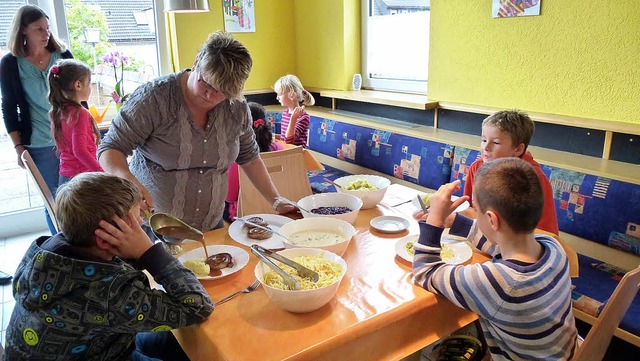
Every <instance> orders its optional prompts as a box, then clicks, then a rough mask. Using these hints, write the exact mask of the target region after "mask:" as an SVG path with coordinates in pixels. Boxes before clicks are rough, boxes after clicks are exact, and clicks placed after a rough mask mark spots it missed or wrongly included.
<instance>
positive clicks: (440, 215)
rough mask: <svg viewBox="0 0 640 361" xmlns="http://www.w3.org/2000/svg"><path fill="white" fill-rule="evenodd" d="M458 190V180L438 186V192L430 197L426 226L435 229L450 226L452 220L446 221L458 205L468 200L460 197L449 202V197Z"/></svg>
mask: <svg viewBox="0 0 640 361" xmlns="http://www.w3.org/2000/svg"><path fill="white" fill-rule="evenodd" d="M458 189H460V180H459V179H458V180H456V181H454V182H452V183H447V184H444V185H442V186H440V188H439V189H438V191H437V192H435V193H434V194H433V195H432V196H431V198H430V207H429V214H428V216H427V223H428V224H430V225H432V226H436V227H444V226H445V224H446V223H448V225H449V226H451V223H452V222H453V219H450V220H448V219H447V218H448V217H449V216H451V214H452V213H453V211H454V210H455V209H456V208H458V206H459V205H461V204H462V203H464V202H466V201H467V200H469V197H468V196H462V197H460V198H458V199H456V200H455V201H451V196H452V195H453V193H455V192H456V191H457V190H458ZM447 221H448V222H447Z"/></svg>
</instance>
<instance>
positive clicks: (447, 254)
mask: <svg viewBox="0 0 640 361" xmlns="http://www.w3.org/2000/svg"><path fill="white" fill-rule="evenodd" d="M455 256H456V253H455V251H454V250H453V249H452V248H451V247H449V246H442V249H441V250H440V258H442V259H443V260H447V259H451V258H454V257H455Z"/></svg>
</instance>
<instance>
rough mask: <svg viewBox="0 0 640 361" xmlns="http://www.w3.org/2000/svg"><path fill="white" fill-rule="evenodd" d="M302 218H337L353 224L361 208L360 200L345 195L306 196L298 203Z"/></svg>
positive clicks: (321, 194)
mask: <svg viewBox="0 0 640 361" xmlns="http://www.w3.org/2000/svg"><path fill="white" fill-rule="evenodd" d="M298 204H299V205H300V207H302V208H304V210H302V209H301V210H300V213H302V216H303V217H304V218H311V217H324V218H337V219H341V220H343V221H345V222H349V223H351V224H353V223H354V222H355V221H356V218H357V217H358V212H360V208H362V200H361V199H360V198H358V197H356V196H354V195H351V194H345V193H320V194H313V195H310V196H306V197H304V198H302V199H301V200H299V201H298Z"/></svg>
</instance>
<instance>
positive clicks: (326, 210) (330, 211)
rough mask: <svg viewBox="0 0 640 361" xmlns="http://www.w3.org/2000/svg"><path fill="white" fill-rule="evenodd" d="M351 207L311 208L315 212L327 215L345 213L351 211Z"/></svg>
mask: <svg viewBox="0 0 640 361" xmlns="http://www.w3.org/2000/svg"><path fill="white" fill-rule="evenodd" d="M351 211H352V210H351V208H349V207H318V208H314V209H312V210H311V213H313V214H321V215H325V216H331V215H334V214H343V213H349V212H351Z"/></svg>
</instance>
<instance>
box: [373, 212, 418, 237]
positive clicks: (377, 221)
mask: <svg viewBox="0 0 640 361" xmlns="http://www.w3.org/2000/svg"><path fill="white" fill-rule="evenodd" d="M369 224H370V225H371V227H373V228H375V229H377V230H378V231H380V232H383V233H398V232H402V231H404V230H405V229H407V228H409V221H408V220H406V219H404V218H401V217H396V216H380V217H376V218H374V219H372V220H371V222H369Z"/></svg>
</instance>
